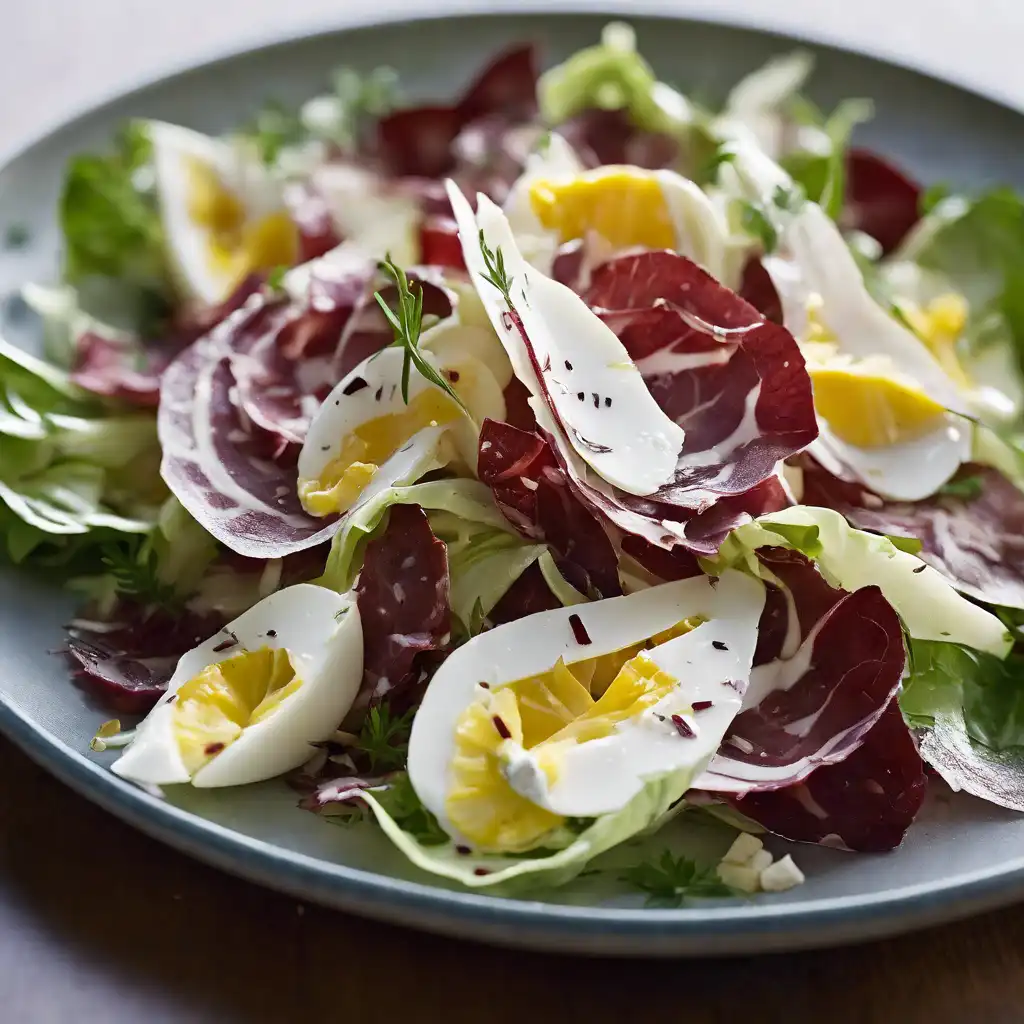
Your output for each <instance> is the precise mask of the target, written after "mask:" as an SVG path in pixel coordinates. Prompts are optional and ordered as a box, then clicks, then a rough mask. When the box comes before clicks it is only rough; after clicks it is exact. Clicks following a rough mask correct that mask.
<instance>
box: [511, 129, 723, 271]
mask: <svg viewBox="0 0 1024 1024" xmlns="http://www.w3.org/2000/svg"><path fill="white" fill-rule="evenodd" d="M566 147H567V144H566V143H565V141H564V140H563V139H562V138H561V137H560V136H558V135H557V134H552V136H551V139H550V142H549V144H548V147H547V148H546V149H545V150H544V151H543V152H542V153H540V154H535V155H534V156H533V157H532V158H531V160H530V162H528V164H527V166H526V169H525V170H524V171H523V174H522V175H521V177H520V178H519V179H518V181H517V182H516V183H515V184H514V185H513V187H512V190H511V192H510V193H509V197H508V199H507V200H506V202H505V206H504V210H505V214H506V216H507V217H508V220H509V223H510V225H511V226H512V231H513V233H514V235H515V237H516V239H517V241H520V243H521V246H522V249H523V251H524V253H526V255H527V259H528V261H529V262H530V263H532V264H533V265H534V266H536V267H537V269H539V270H542V271H544V272H545V273H547V272H549V271H550V269H551V261H552V258H553V257H554V254H555V252H556V250H557V248H558V246H559V245H561V244H563V243H565V242H571V241H574V240H576V239H586V238H590V239H592V240H594V241H597V240H600V242H603V243H604V245H603V246H601V249H602V251H603V252H604V254H605V256H611V255H613V254H614V253H616V252H620V251H624V250H629V249H637V248H643V249H672V250H674V251H676V252H680V253H682V254H683V255H685V256H688V257H690V258H691V259H693V260H694V261H696V262H697V263H700V264H701V265H702V266H703V267H704V268H705V269H706V270H707V271H708V272H709V273H710V274H712V275H713V276H714V277H716V278H718V279H720V280H724V281H726V283H732V282H731V281H730V280H729V279H730V278H731V276H732V270H734V269H735V268H734V267H733V264H734V263H735V260H731V259H730V258H729V257H730V254H731V251H732V250H731V247H730V246H729V245H728V236H729V231H728V225H727V223H726V221H725V218H724V216H723V214H722V213H721V211H720V210H719V209H718V208H717V207H716V206H715V204H714V203H713V202H712V201H711V200H710V199H709V198H708V197H707V196H706V195H705V194H704V193H703V192H702V191H701V189H700V188H698V187H697V185H695V184H694V183H693V182H692V181H690V180H689V179H687V178H684V177H682V175H680V174H677V173H676V172H675V171H669V170H659V171H649V170H645V169H643V168H641V167H634V166H630V165H621V166H611V165H609V166H605V167H597V168H595V169H593V170H589V171H585V170H583V169H582V168H580V167H579V165H578V163H576V166H573V163H574V162H575V158H574V157H573V159H572V160H570V159H569V157H568V156H567V155H566V154H565V152H564V149H565V148H566Z"/></svg>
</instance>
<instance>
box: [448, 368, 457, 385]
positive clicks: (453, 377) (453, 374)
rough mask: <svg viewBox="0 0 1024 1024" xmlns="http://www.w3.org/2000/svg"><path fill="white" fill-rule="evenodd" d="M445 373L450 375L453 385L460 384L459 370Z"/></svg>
mask: <svg viewBox="0 0 1024 1024" xmlns="http://www.w3.org/2000/svg"><path fill="white" fill-rule="evenodd" d="M445 373H446V374H447V375H448V379H449V380H450V381H451V382H452V383H453V384H458V383H459V376H460V374H459V371H458V370H446V371H445Z"/></svg>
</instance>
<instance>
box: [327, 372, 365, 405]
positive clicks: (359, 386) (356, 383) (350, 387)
mask: <svg viewBox="0 0 1024 1024" xmlns="http://www.w3.org/2000/svg"><path fill="white" fill-rule="evenodd" d="M369 386H370V385H369V383H368V382H367V381H365V380H364V379H363V378H362V377H356V378H355V379H354V380H350V381H349V382H348V383H347V384H346V385H345V387H344V388H342V391H341V393H342V394H343V395H354V394H355V393H356V392H357V391H362V390H363V388H368V387H369ZM334 404H335V405H339V404H340V403H339V402H335V403H334Z"/></svg>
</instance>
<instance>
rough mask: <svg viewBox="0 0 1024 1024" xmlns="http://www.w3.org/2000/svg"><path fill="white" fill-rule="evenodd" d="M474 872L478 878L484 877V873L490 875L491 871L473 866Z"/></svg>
mask: <svg viewBox="0 0 1024 1024" xmlns="http://www.w3.org/2000/svg"><path fill="white" fill-rule="evenodd" d="M473 874H474V875H476V876H477V877H478V878H483V876H484V875H489V874H490V871H488V870H487V868H473Z"/></svg>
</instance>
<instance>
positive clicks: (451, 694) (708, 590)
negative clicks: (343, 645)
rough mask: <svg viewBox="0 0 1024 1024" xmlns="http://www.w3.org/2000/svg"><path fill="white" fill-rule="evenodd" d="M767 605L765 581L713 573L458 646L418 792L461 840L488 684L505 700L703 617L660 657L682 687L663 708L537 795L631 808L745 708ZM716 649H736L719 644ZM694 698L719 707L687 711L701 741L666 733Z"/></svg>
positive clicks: (414, 753) (577, 811) (544, 800)
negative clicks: (460, 811) (471, 739)
mask: <svg viewBox="0 0 1024 1024" xmlns="http://www.w3.org/2000/svg"><path fill="white" fill-rule="evenodd" d="M763 605H764V588H763V585H762V584H761V583H760V582H758V581H757V580H754V579H753V578H752V577H749V576H747V575H745V574H742V573H738V572H732V571H730V572H726V573H724V574H723V575H722V577H721V578H720V579H719V580H718V582H717V585H716V584H713V583H712V582H711V581H710V580H709V579H708V578H707V577H699V578H696V579H690V580H682V581H679V582H676V583H667V584H663V585H661V586H657V587H651V588H649V589H646V590H642V591H639V592H637V593H634V594H630V595H628V596H626V597H616V598H610V599H608V600H604V601H597V602H594V603H591V604H585V605H576V606H575V607H571V608H561V609H557V610H555V611H550V612H541V613H539V614H536V615H530V616H528V617H527V618H524V619H518V620H516V621H515V622H510V623H508V624H506V625H503V626H499V627H498V628H497V629H493V630H489V631H487V632H486V633H482V634H480V635H479V636H477V637H475V638H474V639H472V640H471V641H470V642H469V643H467V644H465V645H464V646H463V647H460V648H459V649H458V650H456V651H455V652H454V653H453V654H452V655H451V656H450V657H449V658H448V659H447V660H446V661H445V662H444V664H443V665H442V666H441V668H440V669H439V670H438V672H437V673H436V675H435V676H434V678H433V679H432V680H431V682H430V684H429V686H428V687H427V692H426V694H425V696H424V699H423V703H422V704H421V706H420V708H419V710H418V711H417V713H416V718H415V720H414V721H413V728H412V736H411V739H410V742H409V765H408V769H409V779H410V781H411V783H412V785H413V788H414V789H415V790H416V793H417V795H418V796H419V798H420V800H421V801H422V802H423V804H424V806H425V807H427V809H428V810H430V811H431V813H432V814H434V815H435V816H436V817H437V819H438V821H439V822H440V823H441V825H442V827H443V828H444V829H445V831H447V832H448V833H449V835H452V837H453V838H455V839H456V841H458V840H459V839H460V837H459V836H458V835H457V830H456V829H455V828H454V826H453V825H452V824H451V822H450V820H449V818H448V816H447V813H446V799H447V795H448V793H449V791H450V789H451V786H452V778H451V771H450V766H451V762H452V758H453V756H454V753H455V739H456V724H457V722H458V720H459V718H460V717H461V715H462V714H463V712H464V711H465V710H466V709H467V708H468V707H469V706H470V705H471V704H472V703H474V702H475V701H478V700H480V699H482V698H486V696H487V693H488V691H486V690H484V689H482V688H481V687H480V686H479V685H478V684H479V683H480V682H481V681H483V682H487V683H488V684H489V686H490V691H489V692H491V693H493V692H494V691H495V690H500V688H501V687H502V686H503V685H505V684H508V683H512V682H515V681H516V680H519V679H523V678H526V677H528V676H532V675H538V674H540V673H544V672H547V671H548V670H550V669H551V668H552V667H553V666H554V665H555V663H556V662H557V661H558V659H559V658H564V659H565V661H566V663H567V664H572V663H573V662H576V661H580V660H583V659H588V658H594V657H598V656H600V655H603V654H609V653H611V652H613V651H616V650H620V649H622V648H623V647H626V646H629V645H630V644H633V643H636V642H637V641H638V640H641V639H643V638H645V637H649V636H652V635H653V634H655V633H657V632H660V631H661V630H664V629H668V628H670V627H671V626H674V625H675V624H676V623H678V622H679V621H681V620H682V619H685V618H689V617H691V616H695V615H703V616H704V617H705V618H706V619H707V620H708V621H706V622H705V623H703V624H702V625H700V626H698V627H697V628H696V629H694V630H693V631H691V632H689V633H686V634H684V635H683V636H681V637H679V638H677V639H675V640H670V641H668V642H667V643H665V644H662V645H660V646H659V647H656V648H654V649H653V650H651V651H649V652H648V653H649V654H650V655H651V657H652V658H653V659H654V660H655V661H656V662H657V664H658V665H659V667H661V668H662V669H663V670H664V671H666V672H668V673H669V674H670V675H672V676H673V677H675V679H676V680H678V685H677V686H676V687H675V688H674V689H673V690H672V691H671V693H669V694H668V695H667V696H666V697H664V698H663V699H662V701H660V702H659V703H658V704H657V705H655V706H654V708H653V709H649V710H648V711H647V712H645V713H642V714H641V715H640V716H638V717H637V718H635V719H630V720H627V721H625V722H622V723H620V724H619V726H618V727H617V728H616V729H615V730H614V731H613V732H612V733H611V734H610V735H609V736H607V737H604V738H601V739H597V740H590V741H588V742H585V743H581V744H579V745H578V746H577V747H575V748H574V749H572V750H570V751H569V752H568V753H566V755H565V757H564V760H563V761H562V762H561V765H560V772H559V775H558V778H557V780H556V781H555V783H554V784H553V785H552V786H551V788H550V790H548V791H546V792H543V793H537V794H535V796H536V797H537V799H536V801H535V802H538V803H540V805H541V806H544V807H546V808H548V809H549V810H551V811H553V812H555V813H557V814H563V815H566V816H573V817H591V816H596V815H599V814H607V813H612V812H614V811H616V810H619V809H621V808H622V807H624V806H625V805H626V804H627V803H628V802H629V801H630V800H631V799H632V798H633V797H634V796H636V794H637V793H638V792H639V791H640V790H641V789H642V788H643V786H644V784H645V782H647V781H648V780H650V779H651V778H655V777H657V776H659V775H664V774H668V773H674V772H680V771H684V770H692V771H694V772H696V771H699V770H700V769H701V768H702V767H703V765H704V764H706V763H707V760H708V759H710V757H711V756H712V755H713V754H714V752H715V750H717V749H718V746H719V744H720V743H721V740H722V737H723V735H724V733H725V731H726V729H727V728H728V726H729V724H730V723H731V721H732V720H733V718H734V717H735V715H736V714H737V712H738V711H739V709H740V706H741V701H742V693H743V690H744V689H745V686H746V682H747V679H748V678H749V675H750V666H751V662H752V660H753V655H754V648H755V646H756V643H757V624H758V620H759V618H760V614H761V610H762V608H763ZM572 615H578V616H579V618H580V620H581V621H582V622H583V625H584V628H585V629H586V631H587V633H588V634H589V636H590V638H591V641H592V642H591V643H590V644H589V645H580V644H579V643H578V642H577V641H576V639H575V636H574V632H573V629H572V627H571V624H570V621H569V619H570V616H572ZM713 641H718V642H719V643H720V644H721V643H724V644H725V646H726V649H725V650H722V649H720V648H715V647H714V646H713V643H712V642H713ZM730 683H731V684H732V685H730ZM694 700H711V701H712V702H713V703H712V706H711V707H710V708H708V709H706V710H705V711H701V712H700V713H699V714H697V715H690V714H686V721H687V722H688V724H689V725H690V726H691V728H693V729H694V731H695V733H696V735H695V736H694V737H693V738H689V739H684V738H683V737H681V736H680V735H679V734H678V733H677V732H676V730H675V728H674V727H673V726H671V723H668V724H667V727H666V723H665V722H661V721H660V720H659V719H658V718H657V717H656V716H655V715H656V714H661V715H665V716H671V715H673V714H678V713H685V712H686V709H687V708H689V706H690V705H691V703H692V702H693V701H694ZM524 753H525V754H526V755H527V757H528V756H529V752H528V751H526V752H524ZM523 795H526V794H525V793H524V794H523ZM531 798H532V797H531Z"/></svg>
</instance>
